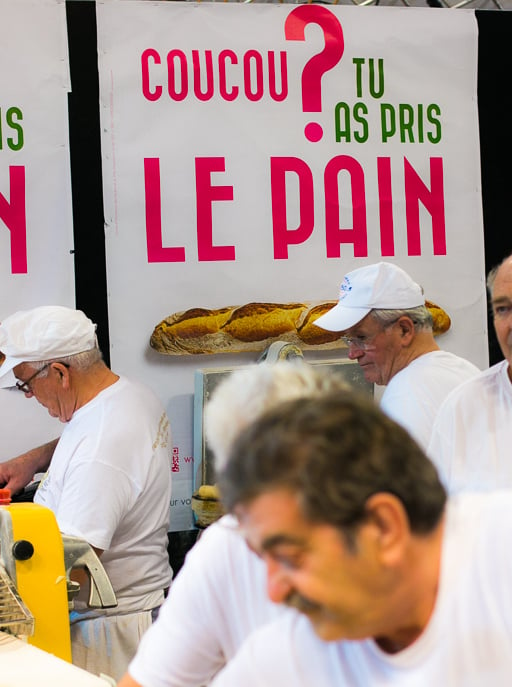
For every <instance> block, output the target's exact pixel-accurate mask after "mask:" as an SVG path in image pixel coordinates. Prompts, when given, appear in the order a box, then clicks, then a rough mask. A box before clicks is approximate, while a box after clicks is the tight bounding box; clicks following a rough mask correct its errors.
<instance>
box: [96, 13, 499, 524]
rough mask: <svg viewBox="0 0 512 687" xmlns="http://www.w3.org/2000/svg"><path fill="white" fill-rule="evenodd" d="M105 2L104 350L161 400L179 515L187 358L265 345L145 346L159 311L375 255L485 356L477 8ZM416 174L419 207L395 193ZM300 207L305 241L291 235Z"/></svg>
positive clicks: (245, 358) (268, 293)
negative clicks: (417, 287) (220, 348)
mask: <svg viewBox="0 0 512 687" xmlns="http://www.w3.org/2000/svg"><path fill="white" fill-rule="evenodd" d="M97 20H98V43H99V73H100V99H101V121H102V136H103V139H102V155H103V165H104V169H103V180H104V197H105V216H106V241H107V278H108V297H109V318H110V319H109V326H110V340H111V346H112V348H111V360H112V366H113V368H114V370H116V371H117V372H123V373H126V374H130V375H132V376H135V377H138V378H140V379H143V380H144V381H146V382H147V383H149V384H150V385H151V386H152V387H153V388H154V389H155V390H156V391H157V393H159V395H160V396H161V398H162V400H163V401H164V403H165V404H166V407H167V409H168V412H169V415H170V419H171V425H172V427H173V432H174V442H173V443H174V446H175V456H176V459H177V460H176V465H177V467H178V466H179V472H177V473H176V474H175V481H174V485H175V487H174V503H173V509H172V513H173V525H172V528H173V529H177V530H179V529H184V528H185V527H186V526H188V524H187V523H189V522H190V520H189V518H190V509H189V508H187V502H188V501H189V498H190V493H191V490H192V478H193V468H192V460H191V458H192V453H193V447H192V421H193V417H192V394H193V389H194V386H193V380H194V370H196V369H198V368H206V367H217V368H218V367H223V366H232V365H238V364H243V363H247V362H249V361H252V360H255V359H256V357H257V356H256V355H250V354H244V355H238V356H233V355H231V356H199V357H197V356H196V357H192V358H191V357H186V356H179V357H171V356H163V355H160V354H157V353H156V352H154V351H153V350H151V349H150V348H149V338H150V336H151V333H152V331H153V328H154V327H155V325H156V324H158V322H160V321H161V320H162V319H164V318H165V317H166V316H168V315H170V314H171V313H173V312H176V311H181V310H186V309H187V308H191V307H205V308H216V307H223V306H228V305H241V304H244V303H248V302H251V301H272V302H287V301H300V302H304V301H318V300H326V299H333V298H336V297H337V293H338V287H339V284H340V282H341V280H342V277H343V275H344V274H345V273H346V272H347V271H349V270H351V269H354V268H355V267H357V266H360V265H363V264H367V263H370V262H375V261H377V260H380V259H386V260H391V261H395V262H396V263H398V264H399V265H401V266H402V267H403V268H404V269H406V270H407V271H408V272H409V273H410V274H411V275H412V276H413V277H414V278H415V279H416V280H417V281H419V282H420V283H421V284H422V285H423V287H424V290H425V294H426V297H427V298H428V299H430V300H433V301H435V302H437V303H438V304H439V305H441V306H442V307H443V308H445V310H447V311H448V313H449V314H450V316H451V318H452V329H451V331H450V332H449V333H447V334H446V335H444V336H443V338H442V340H440V345H441V346H442V347H443V348H446V349H448V350H452V351H454V352H457V353H459V354H461V355H463V356H466V357H468V358H469V359H471V360H472V361H473V362H475V363H476V364H477V365H479V366H480V367H485V366H486V365H487V363H488V358H487V340H486V316H485V308H486V305H485V288H484V250H483V230H482V212H481V195H480V162H479V140H478V119H477V101H476V73H477V27H476V21H475V16H474V13H473V12H472V11H469V10H468V11H457V12H442V11H439V12H437V11H432V10H430V9H417V10H410V9H408V8H391V7H386V8H360V7H340V6H330V7H328V8H327V7H323V6H319V5H304V6H294V5H286V4H276V5H274V4H272V5H268V4H227V3H222V4H221V3H203V2H202V3H197V4H195V3H181V2H172V3H165V2H161V3H154V2H139V1H135V0H134V1H126V0H125V1H123V0H110V1H109V0H107V1H103V2H98V3H97ZM295 21H296V22H297V24H296V25H294V24H293V23H294V22H295ZM294 26H295V29H294ZM301 27H302V29H301ZM292 29H294V30H295V31H298V32H299V36H298V39H296V40H292V33H293V31H292ZM301 30H302V32H303V34H302V37H303V38H304V40H300V38H301V36H300V31H301ZM287 36H288V38H287ZM296 38H297V36H296ZM324 48H325V51H324ZM322 51H323V54H322V57H319V58H316V61H313V60H312V58H313V57H314V56H315V55H317V54H319V53H320V52H322ZM283 53H284V55H285V57H286V64H287V68H286V69H285V70H284V74H285V76H286V77H287V90H286V88H285V89H284V91H285V95H286V97H284V98H282V99H280V98H279V97H278V96H273V95H272V85H274V86H275V89H274V90H275V91H276V92H277V93H279V92H280V91H281V90H282V84H283V83H284V82H283V81H282V80H281V75H282V74H281V73H279V74H280V75H279V76H278V77H276V79H275V84H274V79H272V78H270V77H269V72H271V70H270V69H269V67H268V64H269V57H268V56H269V54H270V55H271V57H272V58H273V59H274V61H275V64H277V65H281V64H282V60H283V59H284V58H283V56H282V55H283ZM210 59H211V67H212V78H211V79H210V80H209V77H208V67H207V65H208V61H209V60H210ZM328 59H330V62H328V61H327V60H328ZM194 61H195V64H196V68H195V69H194ZM219 63H220V65H221V66H220V67H219ZM372 68H373V80H372V76H371V74H372V72H371V69H372ZM379 68H380V71H379ZM258 74H261V77H262V80H261V83H260V82H259V81H258ZM308 74H309V76H308ZM180 75H181V76H180ZM198 75H199V76H200V80H199V81H198V78H197V77H198ZM209 85H210V86H211V93H208V86H209ZM237 89H238V90H237ZM258 89H261V90H260V91H259V90H258ZM201 93H202V94H203V95H201ZM260 96H261V97H260ZM338 112H348V113H349V125H350V130H349V128H348V125H347V124H346V123H345V120H341V121H342V123H338V125H336V121H337V113H338ZM383 113H384V114H383ZM383 117H384V119H383ZM393 118H394V122H395V133H394V134H389V136H387V137H386V136H385V135H384V133H383V131H384V127H389V126H390V122H391V121H392V119H393ZM339 121H340V120H339V118H338V122H339ZM309 122H316V123H317V124H320V125H321V127H322V129H323V136H322V138H321V139H320V140H319V141H318V142H312V141H311V140H308V137H307V136H306V135H305V133H304V132H305V126H306V124H308V123H309ZM383 122H384V124H383ZM336 126H338V129H339V130H341V132H342V133H341V135H338V136H337V135H336ZM341 156H346V157H344V158H343V162H345V163H347V164H348V166H349V167H350V168H351V169H352V170H353V172H354V173H353V175H352V177H351V179H352V186H351V185H350V177H349V175H348V173H347V172H346V171H344V172H342V173H341V174H340V175H339V178H338V179H337V177H336V176H334V182H333V185H332V187H331V188H330V190H329V191H328V192H327V197H328V200H329V203H330V204H331V206H332V203H334V205H335V206H336V202H337V198H336V196H338V199H339V202H340V208H336V207H335V209H334V220H333V219H332V217H331V218H329V217H326V213H325V209H324V208H325V202H326V201H325V198H326V192H325V189H324V174H325V172H326V170H327V176H328V174H329V170H330V169H331V167H332V165H335V164H336V163H337V162H340V157H341ZM279 164H281V165H284V166H285V167H286V168H287V169H299V170H300V177H301V179H302V185H301V186H300V191H301V192H302V193H303V200H304V208H308V209H309V216H308V215H307V212H306V210H305V209H304V208H303V209H302V212H301V209H300V203H299V183H298V178H299V176H298V174H297V173H294V172H289V173H288V174H287V175H286V193H285V198H282V197H280V196H279V188H278V183H276V182H275V180H274V182H272V179H271V169H272V168H274V169H276V168H277V166H278V165H279ZM408 167H409V169H412V170H413V171H412V172H411V174H410V175H409V176H408V173H407V172H406V169H407V168H408ZM378 170H380V172H381V177H380V181H379V176H378ZM386 170H389V173H388V174H387V176H386ZM432 170H433V171H432ZM407 176H408V181H407V182H406V180H405V179H406V177H407ZM411 178H416V179H420V180H421V181H418V182H417V184H416V187H417V188H420V187H422V186H423V187H424V195H423V197H422V198H423V200H425V203H426V204H427V205H429V203H431V205H430V206H429V209H428V210H427V209H426V208H425V207H424V205H423V204H422V202H418V201H416V202H413V203H412V209H411V207H409V209H407V205H406V192H405V188H406V186H407V184H408V183H409V182H410V179H411ZM308 179H309V180H311V181H310V182H308ZM308 183H309V184H310V185H309V186H308ZM211 187H213V188H211ZM310 189H311V195H308V193H309V190H310ZM436 189H437V191H436ZM351 194H353V195H351ZM159 195H160V196H161V205H159V201H158V197H159ZM409 200H410V199H409ZM418 206H419V209H418V210H417V213H418V218H419V219H418V222H419V229H420V231H419V233H420V237H421V238H420V241H419V244H418V245H416V247H415V246H414V245H413V242H412V241H411V240H410V236H409V235H408V231H410V230H411V229H412V226H413V223H414V208H418ZM273 207H274V210H275V212H274V215H273V214H272V211H273ZM386 212H387V213H388V214H387V215H386ZM433 216H434V217H435V220H433ZM386 217H387V224H386ZM338 220H339V224H338ZM279 222H281V224H279ZM283 222H284V223H285V226H284V228H283V226H282V223H283ZM301 222H302V223H303V226H304V229H303V234H304V235H303V237H302V240H301V241H300V242H299V243H298V244H297V245H289V246H286V245H284V244H285V243H286V241H287V240H288V239H290V238H291V237H292V236H293V234H292V232H293V230H295V229H297V227H298V226H299V224H300V223H301ZM308 222H309V225H308ZM333 222H334V229H333ZM357 223H358V227H359V233H358V237H359V238H358V240H357V241H356V242H355V244H354V243H342V244H341V245H340V246H339V248H338V245H337V240H336V235H337V230H338V226H339V227H343V228H346V229H348V230H350V229H351V228H352V227H353V226H354V225H355V224H357ZM365 224H366V231H365ZM433 224H434V225H435V231H433V228H432V227H433ZM313 227H314V228H313ZM276 232H277V234H278V235H279V237H280V238H278V239H276V237H275V233H276ZM308 232H310V235H309V236H308V235H307V234H308ZM333 233H334V235H335V236H334V239H330V243H329V242H328V240H327V238H326V236H327V235H328V234H329V235H332V234H333ZM434 233H435V234H436V237H437V238H436V240H435V241H434V239H433V234H434ZM386 236H387V238H386ZM148 237H150V240H149V243H150V248H149V249H148ZM351 237H352V239H353V237H354V233H352V234H349V236H348V238H349V239H350V238H351ZM333 240H334V248H332V245H331V244H332V241H333ZM365 241H366V245H367V248H365ZM444 242H445V248H444ZM328 243H329V246H330V247H329V248H328ZM336 248H338V256H336ZM329 355H330V357H332V353H331V354H329ZM340 355H343V352H340ZM309 357H316V358H318V357H321V354H320V353H315V354H313V355H310V356H309ZM196 458H197V457H196Z"/></svg>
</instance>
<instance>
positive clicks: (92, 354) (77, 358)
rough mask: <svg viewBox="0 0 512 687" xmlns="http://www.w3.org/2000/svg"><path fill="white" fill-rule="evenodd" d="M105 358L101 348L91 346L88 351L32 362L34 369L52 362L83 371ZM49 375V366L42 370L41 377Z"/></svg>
mask: <svg viewBox="0 0 512 687" xmlns="http://www.w3.org/2000/svg"><path fill="white" fill-rule="evenodd" d="M101 360H103V355H102V353H101V351H100V349H99V348H91V349H89V350H88V351H82V352H81V353H75V354H74V355H67V356H63V357H61V358H54V359H52V360H38V361H37V362H30V363H29V365H31V366H32V367H33V368H34V370H43V367H44V366H45V365H49V364H51V363H63V364H64V365H67V366H68V367H72V368H74V369H75V370H80V371H82V372H84V371H86V370H88V369H89V368H90V367H93V365H96V363H99V362H100V361H101ZM47 375H48V368H46V369H45V370H43V371H42V372H41V375H40V376H41V377H46V376H47Z"/></svg>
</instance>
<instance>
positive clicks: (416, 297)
mask: <svg viewBox="0 0 512 687" xmlns="http://www.w3.org/2000/svg"><path fill="white" fill-rule="evenodd" d="M424 303H425V298H424V296H423V289H422V288H421V286H420V285H419V284H416V282H415V281H413V280H412V279H411V277H410V276H409V275H408V274H407V272H404V270H403V269H402V268H401V267H397V265H393V264H392V263H390V262H378V263H375V264H373V265H367V266H366V267H359V268H358V269H357V270H353V271H352V272H348V274H346V275H345V277H344V279H343V281H342V283H341V286H340V294H339V301H338V303H337V304H336V305H335V306H334V307H333V308H331V310H329V311H328V312H326V313H325V315H322V316H321V317H319V318H318V319H316V320H315V324H316V325H317V326H318V327H321V328H322V329H327V330H328V331H331V332H342V331H345V330H346V329H350V328H351V327H353V326H354V325H356V324H357V323H358V322H360V321H361V320H362V319H363V318H364V317H366V315H368V313H369V312H370V310H373V309H374V308H379V309H384V310H385V309H392V310H401V309H407V308H416V307H417V306H419V305H424Z"/></svg>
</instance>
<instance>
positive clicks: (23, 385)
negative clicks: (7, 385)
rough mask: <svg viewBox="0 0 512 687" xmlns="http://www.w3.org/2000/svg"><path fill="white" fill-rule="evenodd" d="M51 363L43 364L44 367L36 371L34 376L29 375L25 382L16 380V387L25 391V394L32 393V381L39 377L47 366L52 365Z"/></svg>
mask: <svg viewBox="0 0 512 687" xmlns="http://www.w3.org/2000/svg"><path fill="white" fill-rule="evenodd" d="M50 364H51V363H46V365H43V367H42V368H41V369H40V370H38V371H37V372H35V373H34V374H33V375H32V377H29V378H28V379H27V380H26V381H25V382H16V388H17V389H19V390H20V391H23V393H24V394H30V393H31V392H32V389H31V387H30V382H31V381H32V380H33V379H35V378H36V377H37V375H40V374H41V372H43V370H46V368H47V367H49V366H50Z"/></svg>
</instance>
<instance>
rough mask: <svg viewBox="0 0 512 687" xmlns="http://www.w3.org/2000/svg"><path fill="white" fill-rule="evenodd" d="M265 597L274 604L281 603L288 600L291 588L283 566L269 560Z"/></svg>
mask: <svg viewBox="0 0 512 687" xmlns="http://www.w3.org/2000/svg"><path fill="white" fill-rule="evenodd" d="M266 566H267V596H268V598H269V599H270V600H271V601H273V602H274V603H283V602H284V601H285V599H287V598H288V596H289V594H290V592H291V591H293V587H292V585H291V583H290V581H289V580H288V575H287V573H286V570H283V566H282V565H281V564H280V563H278V562H276V561H274V560H271V559H267V561H266Z"/></svg>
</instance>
